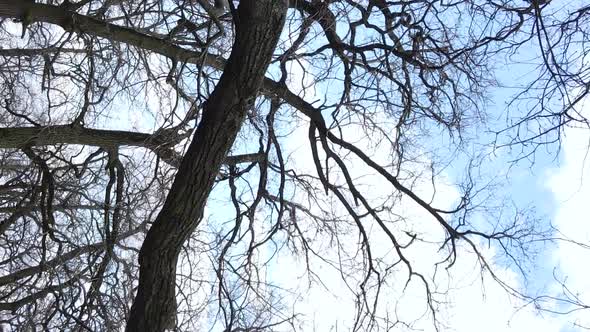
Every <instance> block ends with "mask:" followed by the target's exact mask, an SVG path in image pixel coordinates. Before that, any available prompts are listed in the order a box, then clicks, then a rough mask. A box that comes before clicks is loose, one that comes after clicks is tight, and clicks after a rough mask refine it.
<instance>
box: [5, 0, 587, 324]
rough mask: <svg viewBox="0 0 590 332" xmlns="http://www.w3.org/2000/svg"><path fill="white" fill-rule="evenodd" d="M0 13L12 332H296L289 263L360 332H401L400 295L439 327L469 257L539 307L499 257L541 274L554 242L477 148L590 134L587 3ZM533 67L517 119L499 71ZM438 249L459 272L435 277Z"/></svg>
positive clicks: (85, 6)
mask: <svg viewBox="0 0 590 332" xmlns="http://www.w3.org/2000/svg"><path fill="white" fill-rule="evenodd" d="M0 17H2V18H3V21H2V26H1V27H2V32H1V34H0V41H1V42H2V45H4V46H3V48H2V49H0V77H1V80H2V87H1V88H0V89H1V90H0V91H1V94H2V108H3V109H2V117H0V125H1V126H2V128H0V149H1V150H0V151H1V153H2V158H1V161H0V180H1V183H0V197H1V201H0V204H1V205H0V214H1V218H2V219H1V224H0V241H1V243H2V246H1V248H2V251H1V255H2V256H1V257H2V258H1V260H0V270H1V272H2V276H1V277H0V285H2V289H1V291H0V298H1V303H0V310H2V314H1V316H0V317H1V318H2V320H3V323H4V324H7V325H9V326H10V327H11V328H12V329H16V330H33V329H38V328H41V329H58V330H71V329H80V330H91V331H94V330H116V329H120V328H121V327H122V326H127V327H126V328H127V330H129V331H151V330H153V331H162V330H164V329H165V328H169V329H173V328H176V329H178V330H195V329H198V328H203V329H205V328H214V329H220V330H224V331H256V330H274V329H277V330H280V329H287V328H289V327H291V328H292V329H295V330H297V329H298V327H299V325H297V324H299V322H300V319H301V318H300V317H299V316H298V314H297V313H296V312H293V310H291V309H292V298H291V297H290V296H289V295H288V294H289V292H288V290H285V289H282V286H281V285H280V284H279V283H277V282H275V281H274V280H273V277H272V273H271V272H272V271H273V270H274V269H277V268H279V267H275V266H273V263H271V258H272V257H275V256H282V255H287V254H289V255H299V256H300V257H301V259H302V261H303V262H304V263H303V265H304V266H305V267H306V269H307V274H306V276H307V278H308V280H309V282H310V283H311V282H319V281H318V277H317V276H318V275H317V274H316V271H315V270H314V266H316V265H317V262H318V261H322V262H323V263H324V264H327V265H329V266H331V267H332V268H334V269H335V270H337V271H339V273H340V276H339V277H340V278H341V279H342V280H343V281H344V283H345V284H346V285H347V286H348V287H349V289H350V292H351V294H352V295H353V296H354V297H355V299H356V302H355V304H356V307H355V312H354V318H353V323H352V326H351V328H354V329H355V330H363V329H366V330H372V329H377V328H385V329H388V328H391V327H393V326H398V327H400V328H401V327H403V326H404V325H403V324H402V323H403V322H401V321H400V318H399V317H396V315H395V310H394V309H393V308H392V307H391V306H389V305H388V304H387V300H386V299H387V298H388V296H386V295H382V294H383V293H385V294H388V293H387V292H388V291H387V289H388V288H389V287H392V286H391V285H392V284H395V283H400V281H399V280H403V282H401V284H404V283H405V284H406V285H408V284H410V283H412V284H414V283H417V284H418V285H419V287H420V289H421V290H422V291H423V293H422V294H423V295H424V299H425V303H426V305H427V307H428V315H429V317H430V318H431V319H432V321H433V324H434V325H435V326H440V322H439V320H438V318H437V312H438V311H439V308H440V306H441V305H442V302H443V301H444V292H445V290H444V287H441V286H440V285H439V284H438V283H437V280H438V279H437V270H438V269H439V267H440V268H442V267H445V268H446V269H447V270H452V266H453V265H454V264H455V262H456V260H457V259H458V255H457V254H458V253H459V252H461V248H468V249H469V251H470V252H471V253H472V254H473V255H475V256H476V257H477V259H478V261H479V264H480V266H481V268H482V273H484V274H489V275H491V276H492V277H493V278H495V279H497V281H498V282H499V283H500V284H501V285H502V286H503V287H505V289H506V290H507V291H508V292H509V293H510V294H512V295H514V296H516V297H521V298H524V299H527V300H530V301H532V302H535V303H537V304H539V302H540V301H539V299H541V298H539V297H530V296H529V295H527V294H526V293H524V292H523V291H522V290H519V289H516V288H514V287H512V286H511V285H510V284H509V283H506V282H505V281H504V280H502V279H501V278H500V277H498V276H497V275H496V273H495V272H494V270H493V269H492V268H491V264H490V263H489V257H487V256H486V254H485V253H484V251H483V249H482V248H484V247H482V242H483V243H493V245H494V247H495V248H498V250H500V252H502V253H503V255H504V256H503V257H504V258H505V259H506V260H507V261H508V264H511V265H512V266H515V267H516V268H518V269H520V272H521V274H522V277H526V276H527V269H526V266H525V264H526V262H527V255H528V254H529V253H531V252H532V250H535V247H534V246H535V245H536V243H539V242H540V241H549V240H552V239H553V240H554V239H555V236H554V234H555V233H554V230H552V229H551V228H550V227H543V224H539V223H536V222H535V220H536V219H535V216H534V215H532V214H530V213H529V211H527V210H526V209H523V208H521V207H518V206H517V207H516V208H514V209H511V208H510V205H507V204H505V201H503V200H502V199H501V198H502V197H501V195H499V193H497V192H495V191H494V185H493V183H490V182H489V181H488V180H489V179H487V178H485V175H484V174H483V173H482V172H481V169H482V165H483V166H485V164H484V162H485V161H486V156H487V154H488V153H489V151H490V149H488V148H487V147H486V148H478V145H477V144H479V143H481V142H482V141H484V142H488V143H490V144H491V145H490V147H493V148H500V147H517V148H518V149H520V150H519V151H518V153H516V154H514V156H515V157H516V159H522V158H526V157H531V156H534V155H535V152H536V150H537V149H538V147H540V146H544V145H547V144H550V143H556V142H557V143H558V142H559V140H560V138H561V133H562V130H563V128H564V127H566V126H577V125H584V126H586V125H587V120H586V118H584V116H583V114H582V112H581V105H582V102H583V100H584V97H585V96H586V94H587V93H588V86H589V85H588V77H587V75H588V74H587V73H588V70H589V67H588V65H587V63H588V62H587V60H586V54H587V51H588V48H587V47H586V44H585V43H586V42H587V41H588V39H589V35H588V33H589V31H588V29H589V27H590V25H588V22H587V21H588V20H589V17H590V7H589V6H587V5H584V4H576V3H572V4H567V5H565V4H553V3H552V2H540V1H532V2H522V1H489V0H481V1H478V0H460V1H455V2H452V3H448V2H446V1H439V0H417V1H409V2H403V1H402V2H388V1H380V0H370V1H348V0H342V1H336V0H334V1H319V0H311V1H305V0H292V1H290V2H288V3H287V2H285V1H272V0H264V1H260V0H259V1H249V0H242V1H239V2H237V1H236V2H229V3H227V6H226V5H225V4H222V3H221V2H215V3H210V2H207V1H205V0H199V1H188V0H174V1H149V0H142V1H135V0H126V1H117V0H114V1H111V0H105V1H101V0H81V1H76V2H71V1H64V2H59V1H52V0H49V1H37V2H35V1H19V0H3V1H0ZM531 48H533V49H535V50H536V51H535V52H531V51H530V49H531ZM531 55H534V56H537V55H538V57H533V59H532V60H531V59H526V58H527V57H530V56H531ZM525 59H526V60H527V61H528V62H529V63H528V64H526V67H524V68H525V69H523V70H527V71H530V69H531V68H534V69H535V70H534V73H533V74H530V75H529V76H526V75H524V78H523V82H525V83H526V84H525V85H522V86H520V87H519V89H518V93H516V94H515V96H514V98H513V99H512V100H513V102H512V103H511V104H510V105H509V107H508V109H507V111H508V112H507V113H506V119H507V122H503V123H497V121H494V120H493V119H490V117H491V116H494V115H495V114H493V112H492V111H490V103H489V102H488V98H489V95H488V94H487V91H488V89H491V88H493V87H495V86H497V85H498V82H497V80H496V77H494V73H496V72H497V71H496V68H497V67H500V66H502V65H505V64H503V63H502V62H506V63H507V65H509V66H510V67H509V68H519V65H520V63H521V62H524V60H525ZM530 62H532V64H531V63H530ZM519 83H522V82H519ZM302 129H303V131H302ZM484 131H485V132H486V133H487V134H486V135H481V133H482V132H484ZM478 135H480V137H479V138H477V136H478ZM301 140H305V144H304V146H305V149H306V150H304V152H303V153H301V152H300V153H297V151H298V150H297V147H298V144H301ZM494 143H495V144H494ZM293 156H297V158H299V159H297V160H294V158H293ZM302 156H305V158H306V159H301V158H302ZM463 167H464V168H465V171H464V172H463V174H465V176H464V179H462V180H463V181H461V182H460V181H456V182H457V183H454V184H455V185H456V186H457V187H458V188H460V193H459V194H458V195H457V197H456V199H453V200H452V201H451V202H446V203H445V204H438V203H437V200H436V199H435V196H436V193H437V188H438V187H439V183H440V182H439V181H440V180H443V181H444V179H443V178H444V176H443V171H445V170H448V169H450V168H453V169H461V168H463ZM483 169H485V167H483ZM367 174H369V175H370V176H372V177H373V179H379V180H377V181H378V182H379V186H380V188H381V189H380V190H375V185H376V184H375V183H374V182H371V181H375V180H366V179H367V178H366V175H367ZM425 185H426V186H427V187H426V188H427V190H425V189H424V188H425V187H424V186H425ZM371 186H373V187H371ZM496 195H498V196H496ZM439 196H440V195H439ZM404 204H411V205H413V206H416V207H418V208H419V209H420V210H421V211H422V212H423V215H421V217H420V220H419V222H420V224H421V225H422V226H420V227H425V226H424V225H427V227H426V228H429V229H436V230H437V231H434V233H432V234H431V233H425V232H423V231H421V230H420V228H418V226H416V223H415V221H412V218H411V216H410V215H407V214H406V210H404V209H403V208H400V207H403V206H405V205H404ZM449 204H452V206H451V207H449ZM206 205H207V206H208V209H209V210H210V211H206V210H207V208H206ZM420 243H422V244H434V247H433V248H432V255H434V256H436V257H439V256H440V260H439V261H438V262H437V263H436V264H431V265H429V269H426V270H424V269H422V268H417V267H415V266H416V265H419V263H420V262H416V261H415V260H413V258H412V257H414V254H413V252H412V250H414V249H413V248H414V247H415V246H416V245H419V244H420ZM449 273H451V272H449ZM560 300H564V301H567V302H568V303H569V304H570V305H573V306H575V307H576V308H585V305H584V303H582V302H580V301H575V299H574V300H572V299H571V298H570V299H568V298H564V299H560Z"/></svg>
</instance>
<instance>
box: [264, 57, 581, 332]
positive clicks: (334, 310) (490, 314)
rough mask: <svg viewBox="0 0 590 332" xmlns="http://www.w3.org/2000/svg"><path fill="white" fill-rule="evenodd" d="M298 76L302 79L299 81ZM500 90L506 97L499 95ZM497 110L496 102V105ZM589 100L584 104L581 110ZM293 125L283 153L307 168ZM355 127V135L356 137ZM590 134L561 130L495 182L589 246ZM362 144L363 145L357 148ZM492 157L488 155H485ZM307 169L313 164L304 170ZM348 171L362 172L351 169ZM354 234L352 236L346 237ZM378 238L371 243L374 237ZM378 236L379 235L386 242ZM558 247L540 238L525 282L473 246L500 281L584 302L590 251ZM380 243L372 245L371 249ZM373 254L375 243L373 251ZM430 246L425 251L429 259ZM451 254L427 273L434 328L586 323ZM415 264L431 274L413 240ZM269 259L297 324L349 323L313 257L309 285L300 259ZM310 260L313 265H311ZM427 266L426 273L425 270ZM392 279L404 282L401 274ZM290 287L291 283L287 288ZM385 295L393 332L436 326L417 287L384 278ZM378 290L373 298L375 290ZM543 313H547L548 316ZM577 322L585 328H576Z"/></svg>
mask: <svg viewBox="0 0 590 332" xmlns="http://www.w3.org/2000/svg"><path fill="white" fill-rule="evenodd" d="M303 69H304V68H297V66H293V67H292V68H291V74H292V75H293V79H292V80H291V83H290V84H291V86H290V87H291V88H292V89H293V90H295V91H297V90H302V87H301V86H299V87H298V86H297V85H298V84H299V83H297V82H301V81H302V77H301V72H302V70H303ZM303 81H304V82H305V79H303ZM305 93H306V94H307V95H308V97H309V95H310V94H311V95H312V96H311V97H309V100H312V99H313V91H311V89H310V88H308V89H307V91H305ZM504 97H506V95H505V96H504ZM495 107H502V105H501V104H500V105H495ZM589 107H590V105H586V106H584V109H585V110H587V111H588V112H587V113H586V114H589V113H590V108H589ZM302 127H303V128H301V129H298V130H297V131H296V132H294V133H293V134H292V136H291V137H290V139H289V144H291V145H292V146H291V147H290V150H293V151H295V155H293V156H292V159H293V160H295V163H296V164H297V167H298V168H305V167H306V166H307V168H310V167H311V166H310V165H313V162H312V161H311V159H310V151H309V148H308V147H307V146H306V145H305V143H301V142H305V141H306V136H307V132H306V129H305V128H306V126H302ZM348 130H349V132H348V133H347V132H346V130H345V134H344V137H347V138H350V141H357V142H360V143H359V144H361V146H362V144H363V143H362V142H363V141H362V137H357V136H359V134H358V133H359V132H361V131H355V130H354V129H353V128H352V129H350V128H349V129H348ZM355 132H356V134H355ZM589 143H590V131H589V130H588V129H584V128H580V129H577V128H567V129H566V130H565V132H564V139H563V141H562V144H561V149H560V150H559V153H558V154H557V153H555V151H550V152H551V153H543V152H541V155H539V156H538V157H537V159H536V160H535V162H534V163H531V162H527V161H524V162H522V163H519V164H516V166H514V167H512V168H510V169H509V170H508V171H505V172H506V173H505V174H506V176H508V177H510V181H506V183H505V184H504V190H507V191H508V193H507V194H508V196H509V197H511V198H512V199H513V200H514V201H515V202H517V203H520V204H527V205H530V206H533V207H535V208H534V210H535V212H536V213H537V214H538V215H539V216H540V217H541V218H543V223H544V224H546V225H548V224H549V223H551V224H552V225H553V226H554V227H556V228H557V229H559V231H560V232H561V233H557V232H556V233H554V236H555V237H556V238H557V237H559V238H563V239H566V238H567V239H571V240H574V241H577V242H579V243H586V244H587V243H590V223H589V222H588V221H590V220H588V218H589V217H588V213H587V212H586V211H585V205H586V204H587V203H586V202H589V201H590V180H588V177H589V176H590V166H589V165H588V162H587V161H586V158H587V157H588V156H587V150H588V148H587V147H588V144H589ZM363 148H364V149H365V150H364V151H369V150H370V147H369V146H366V147H363ZM499 155H500V157H498V159H497V160H496V161H495V162H496V165H495V166H493V167H497V169H499V170H505V169H506V167H507V166H506V165H507V164H506V160H508V159H509V156H507V155H502V153H499ZM492 162H494V161H492ZM309 171H312V169H311V168H310V169H309ZM357 171H358V174H357V175H360V174H362V173H363V170H360V169H359V170H356V169H355V170H353V171H352V172H353V173H355V172H357ZM452 177H453V175H452V174H444V173H443V174H441V175H440V176H439V177H438V178H437V179H436V182H437V184H436V187H437V195H436V196H435V205H437V206H439V207H445V206H447V207H451V206H452V204H453V203H454V202H455V200H456V198H457V197H458V188H456V187H454V186H453V185H452V184H451V183H452V181H451V180H450V178H452ZM363 183H366V184H367V186H368V187H369V188H370V189H371V190H370V192H371V194H374V195H375V196H376V197H378V196H379V194H380V193H384V192H387V191H388V190H390V189H389V188H387V186H386V185H383V181H381V180H380V179H378V178H377V177H375V176H371V175H369V176H365V177H363ZM417 191H418V192H421V194H422V197H429V194H430V193H431V191H432V187H431V186H430V185H429V184H428V183H425V184H422V185H420V186H418V188H417ZM398 208H399V212H400V213H403V214H404V215H406V216H409V218H408V220H409V223H411V224H412V225H411V227H412V229H413V230H415V231H416V232H419V233H420V234H423V235H430V236H433V237H434V238H436V237H437V236H438V237H440V236H442V235H443V234H442V233H441V230H438V231H437V230H436V229H433V227H432V224H428V223H424V222H423V221H424V220H425V219H428V216H425V214H424V212H423V211H421V209H420V208H419V207H417V206H416V205H415V204H412V203H411V202H407V201H404V202H403V203H402V204H400V206H398ZM351 240H353V241H354V239H352V238H351ZM375 242H376V243H379V241H375ZM385 242H386V241H383V243H385ZM556 243H557V244H555V245H552V244H549V245H540V246H539V247H538V250H539V253H538V255H537V256H535V259H534V261H533V262H532V263H531V266H530V270H529V275H528V277H529V279H528V280H527V281H526V285H525V284H524V281H523V280H522V278H521V277H520V276H519V274H518V273H517V271H515V269H514V266H509V265H507V264H504V263H503V262H502V261H500V260H498V261H496V260H495V258H496V257H497V255H498V253H497V252H496V248H495V247H493V246H486V245H485V244H483V243H482V244H481V245H482V246H481V248H483V254H484V256H485V257H488V258H489V262H491V270H492V271H494V273H495V274H496V276H497V277H498V278H499V279H501V280H502V281H503V282H505V283H506V284H508V285H510V286H511V287H514V288H515V289H518V290H521V291H528V292H530V294H543V295H549V296H555V297H559V298H562V299H563V298H568V299H569V300H573V301H579V303H586V304H588V303H590V282H588V275H590V266H589V265H588V264H585V262H586V261H587V258H588V257H590V250H589V248H583V247H580V246H577V245H573V244H572V243H569V242H565V241H557V242H556ZM378 249H379V248H378ZM377 251H378V250H377ZM433 253H434V256H433ZM458 256H459V259H458V261H457V263H456V264H455V265H454V266H453V268H452V270H450V272H449V273H448V274H445V273H440V274H439V275H437V276H436V277H435V279H433V280H436V284H441V285H445V286H444V287H443V288H444V290H445V291H446V295H445V296H444V297H443V299H444V301H446V302H445V303H444V304H443V305H441V306H440V307H439V310H438V313H437V314H438V319H439V321H440V325H439V327H440V328H441V330H443V331H458V332H468V331H540V332H545V331H547V332H549V331H552V332H553V331H562V332H569V331H584V330H586V329H587V328H590V309H586V310H581V311H574V312H569V313H568V314H567V315H563V314H559V313H558V312H567V311H568V310H569V309H570V308H572V307H568V306H567V304H565V303H564V302H560V301H554V300H547V301H544V302H543V305H544V309H546V310H536V308H535V306H534V305H532V304H531V303H530V302H528V301H526V300H523V299H519V298H516V297H514V296H511V295H510V294H509V293H508V292H507V291H506V289H504V288H503V287H502V286H501V285H500V284H499V283H498V282H496V281H495V280H493V278H491V276H490V275H489V274H488V273H484V274H483V275H482V273H481V270H480V268H479V265H478V262H477V259H476V256H475V255H473V253H472V252H471V250H470V249H469V248H467V247H465V246H462V247H460V248H459V253H458ZM411 257H412V262H414V267H416V268H417V269H422V270H424V271H430V272H432V271H431V269H432V266H433V265H434V263H435V262H436V258H438V257H437V255H436V248H435V247H432V246H428V245H426V244H419V245H417V246H416V248H415V249H413V250H412V252H411ZM274 263H275V264H277V265H276V266H277V268H276V270H273V272H272V276H271V278H272V279H273V280H274V281H275V282H279V283H280V284H281V285H284V286H285V287H287V288H289V287H292V289H293V293H294V294H301V296H302V298H299V301H298V302H297V305H296V307H295V308H296V310H299V311H301V312H302V313H304V317H305V319H304V323H303V325H302V326H301V330H305V331H311V330H314V331H348V330H350V328H351V326H352V325H351V324H352V318H351V317H352V312H354V302H353V299H354V297H353V295H352V294H351V293H350V292H349V291H347V286H346V284H345V283H344V282H343V281H342V278H341V277H340V275H339V274H338V273H337V271H335V270H334V269H331V268H330V267H329V266H327V265H326V264H322V263H321V262H318V263H317V265H316V266H315V268H314V271H315V272H316V273H317V275H318V276H319V278H321V280H322V282H323V284H321V283H319V282H315V283H314V282H312V283H310V281H309V278H306V277H305V274H304V273H302V271H303V270H304V269H305V266H304V262H303V261H301V259H299V258H297V257H293V256H290V257H289V256H285V255H281V256H280V257H276V260H275V261H274ZM312 266H313V265H312ZM426 273H428V272H426ZM400 278H401V279H403V280H404V281H405V276H404V274H403V273H401V274H400ZM559 281H565V282H566V284H567V286H568V287H569V288H568V290H567V291H566V292H564V288H563V287H562V285H561V284H560V283H559ZM294 285H296V286H294ZM383 295H384V297H385V298H386V300H385V301H384V303H385V307H386V308H387V309H389V310H391V309H392V308H395V309H394V310H393V311H394V312H395V313H396V314H397V318H398V319H399V320H401V321H405V322H409V323H410V324H409V325H401V324H400V325H397V326H396V328H397V329H395V330H413V329H415V330H420V331H435V325H434V324H433V323H432V317H431V316H430V315H429V314H428V313H426V311H427V310H426V308H425V296H424V293H423V290H422V288H421V287H420V285H417V284H415V283H410V284H409V286H405V284H404V283H395V282H394V283H393V284H391V285H388V288H387V289H385V290H384V291H383ZM383 295H382V296H383ZM551 311H554V312H553V313H552V312H551ZM584 327H586V328H584Z"/></svg>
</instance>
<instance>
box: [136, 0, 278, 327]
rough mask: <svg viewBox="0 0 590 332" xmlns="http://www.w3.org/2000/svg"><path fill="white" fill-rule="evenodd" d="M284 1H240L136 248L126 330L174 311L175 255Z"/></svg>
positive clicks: (252, 93)
mask: <svg viewBox="0 0 590 332" xmlns="http://www.w3.org/2000/svg"><path fill="white" fill-rule="evenodd" d="M287 5H288V4H287V1H286V0H241V1H240V5H239V8H238V13H237V17H236V20H235V21H236V40H235V42H234V45H233V49H232V53H231V55H230V57H229V60H228V62H227V65H226V67H225V70H224V72H223V74H222V76H221V78H220V80H219V83H218V84H217V86H216V87H215V90H214V91H213V93H212V94H211V97H210V98H209V100H208V101H207V103H206V105H205V107H204V109H203V118H202V121H201V122H200V123H199V126H198V128H197V130H196V132H195V136H194V137H193V141H192V143H191V145H190V147H189V149H188V151H187V154H186V155H185V157H184V159H183V161H182V163H181V165H180V168H179V170H178V173H177V176H176V179H175V181H174V183H173V185H172V188H171V190H170V193H169V194H168V197H167V199H166V202H165V203H164V206H163V207H162V210H161V211H160V213H159V215H158V217H157V218H156V220H155V221H154V224H153V225H152V227H151V228H150V230H149V231H148V233H147V236H146V239H145V241H144V243H143V245H142V248H141V251H140V253H139V264H140V274H139V286H138V290H137V295H136V298H135V301H134V303H133V306H132V308H131V313H130V316H129V320H128V324H127V331H129V332H131V331H142V332H143V331H163V330H164V329H165V328H170V327H172V326H171V322H173V321H174V318H175V317H176V301H175V280H176V262H177V258H178V254H179V252H180V249H181V246H182V244H183V243H184V242H185V240H186V239H187V238H188V237H189V236H190V234H191V233H192V232H193V231H194V230H195V228H196V227H197V226H198V223H199V217H200V216H201V215H202V213H203V209H204V207H205V204H206V202H207V198H208V196H209V193H210V191H211V188H212V186H213V182H214V180H215V176H216V174H217V173H218V171H219V168H220V166H221V164H222V162H223V160H224V159H225V157H226V155H227V153H228V150H229V149H230V147H231V146H232V144H233V142H234V140H235V138H236V135H237V133H238V131H239V129H240V126H241V124H242V122H243V121H244V119H245V116H246V111H247V110H248V108H249V107H251V106H252V105H253V102H254V99H255V97H256V94H257V92H258V90H259V89H260V86H261V84H262V80H263V78H264V74H265V72H266V70H267V67H268V65H269V63H270V60H271V57H272V54H273V50H274V49H275V47H276V44H277V42H278V39H279V36H280V33H281V30H282V27H283V24H284V20H285V14H286V10H287Z"/></svg>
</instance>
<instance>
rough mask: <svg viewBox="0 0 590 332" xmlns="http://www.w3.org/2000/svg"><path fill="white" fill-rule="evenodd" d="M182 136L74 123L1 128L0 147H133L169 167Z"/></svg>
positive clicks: (240, 158) (241, 159)
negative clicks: (96, 127)
mask: <svg viewBox="0 0 590 332" xmlns="http://www.w3.org/2000/svg"><path fill="white" fill-rule="evenodd" d="M183 138H185V135H181V134H172V135H163V134H162V132H156V133H154V134H148V133H138V132H132V131H120V130H105V129H90V128H82V127H75V126H47V127H14V128H0V149H18V148H22V147H27V146H48V145H58V144H80V145H89V146H99V147H103V148H109V147H121V146H136V147H143V148H147V149H150V150H152V151H153V152H154V153H155V154H156V155H158V156H159V157H160V158H161V159H162V160H164V161H165V162H166V163H168V164H170V165H171V166H174V167H178V166H179V165H180V161H181V160H182V155H181V154H180V153H178V152H177V151H176V150H174V148H173V146H174V145H176V144H177V143H178V142H180V140H182V139H183ZM263 157H264V156H262V155H261V154H259V153H250V154H244V155H236V156H228V157H226V159H225V163H226V164H228V165H235V164H239V163H245V162H255V161H260V160H261V158H263Z"/></svg>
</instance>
